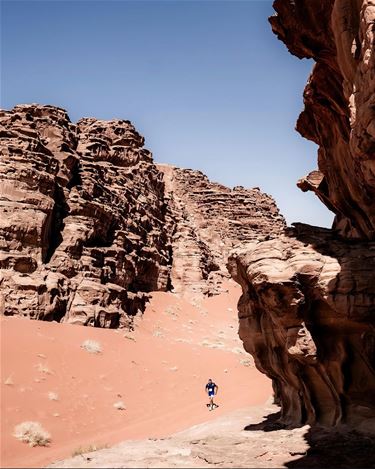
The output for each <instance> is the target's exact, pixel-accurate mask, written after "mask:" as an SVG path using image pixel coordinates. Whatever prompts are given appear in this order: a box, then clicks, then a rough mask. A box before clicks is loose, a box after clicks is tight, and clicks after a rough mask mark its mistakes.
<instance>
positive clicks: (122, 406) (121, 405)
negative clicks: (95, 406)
mask: <svg viewBox="0 0 375 469" xmlns="http://www.w3.org/2000/svg"><path fill="white" fill-rule="evenodd" d="M113 407H115V408H116V409H118V410H125V409H126V407H125V404H124V403H123V401H118V402H115V403H114V404H113Z"/></svg>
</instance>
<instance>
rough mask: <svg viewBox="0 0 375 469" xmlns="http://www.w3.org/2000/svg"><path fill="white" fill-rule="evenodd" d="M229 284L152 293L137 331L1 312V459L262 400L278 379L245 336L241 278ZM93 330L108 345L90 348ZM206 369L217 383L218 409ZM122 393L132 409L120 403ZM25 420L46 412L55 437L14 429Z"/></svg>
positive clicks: (211, 415) (180, 422)
mask: <svg viewBox="0 0 375 469" xmlns="http://www.w3.org/2000/svg"><path fill="white" fill-rule="evenodd" d="M227 289H228V292H227V293H222V294H221V295H219V296H214V297H210V298H205V299H203V300H201V301H199V300H193V301H192V302H191V303H190V302H188V301H186V300H184V299H182V298H181V297H179V295H176V294H172V293H161V292H157V293H153V295H152V299H151V301H150V303H149V304H148V307H147V309H146V312H145V313H144V315H143V316H142V317H139V318H137V319H136V321H135V323H136V324H135V330H134V331H132V332H129V331H126V330H124V329H117V330H109V329H99V328H92V327H84V326H77V325H71V324H58V323H55V322H42V321H30V320H29V319H22V318H15V317H14V318H13V317H7V318H2V320H1V361H2V362H1V414H2V421H1V465H2V466H3V467H40V466H43V465H44V466H45V465H47V464H50V463H52V462H53V461H56V460H58V459H64V458H68V457H70V456H72V455H73V453H74V452H81V451H82V450H84V449H86V448H88V447H90V446H96V447H103V446H107V445H108V446H110V445H113V444H116V443H119V442H122V441H124V440H130V439H132V440H134V439H145V438H162V437H166V436H168V435H171V434H172V433H175V432H178V431H182V430H184V429H186V428H188V427H190V426H192V425H197V424H200V423H203V422H209V421H212V420H214V419H216V418H217V417H220V416H224V415H226V414H227V413H230V412H232V411H234V410H236V409H241V408H245V407H247V406H257V405H261V404H264V402H266V401H267V399H269V397H270V395H271V394H272V390H271V382H270V380H269V379H268V378H266V377H265V376H264V375H262V374H261V373H260V372H259V371H258V370H256V368H255V367H254V365H253V362H252V359H251V357H250V356H249V355H248V354H246V353H245V352H244V350H243V348H242V343H241V341H240V340H239V338H238V334H237V329H238V319H237V313H236V303H237V301H238V298H239V296H240V287H239V286H237V285H236V284H235V283H234V282H232V281H229V282H228V285H227ZM85 340H93V341H96V342H98V343H99V344H100V346H101V352H100V353H89V352H88V351H86V350H85V349H84V348H82V347H81V345H82V343H83V342H84V341H85ZM207 378H212V379H213V380H214V381H215V382H216V383H217V384H218V385H219V393H218V396H217V402H218V404H219V408H217V409H215V410H214V411H213V412H209V411H208V409H207V407H206V402H207V398H206V395H205V393H204V386H205V383H206V381H207ZM249 383H250V386H249ZM50 393H53V394H50ZM51 398H52V399H51ZM119 402H122V403H123V404H124V406H125V409H123V410H121V409H117V408H116V407H114V404H116V403H119ZM24 421H37V422H40V423H41V424H42V426H43V428H45V429H46V430H47V431H48V432H49V433H50V434H51V438H52V441H51V443H50V445H49V446H47V447H33V448H32V447H30V446H28V445H27V444H26V443H22V442H20V441H18V440H17V439H16V438H15V437H14V436H12V433H13V429H14V427H15V425H17V424H19V423H21V422H24Z"/></svg>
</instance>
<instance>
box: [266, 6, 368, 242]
mask: <svg viewBox="0 0 375 469" xmlns="http://www.w3.org/2000/svg"><path fill="white" fill-rule="evenodd" d="M274 8H275V10H276V12H277V15H276V16H274V17H271V19H270V21H271V25H272V29H273V31H274V32H275V33H276V34H277V35H278V37H279V39H281V40H282V41H283V42H285V44H286V46H287V47H288V49H289V50H290V52H291V53H292V54H295V55H296V56H297V57H300V58H303V57H308V58H313V59H314V60H315V61H316V65H315V66H314V68H313V71H312V74H311V76H310V79H309V82H308V84H307V86H306V88H305V92H304V102H305V109H304V111H303V112H302V114H301V115H300V117H299V119H298V122H297V130H298V131H299V132H300V133H301V135H302V136H304V137H306V138H307V139H309V140H312V141H313V142H315V143H317V144H318V145H319V151H318V166H319V171H314V172H313V173H312V174H310V175H308V176H307V177H305V178H302V179H301V180H300V181H299V186H300V187H301V189H302V190H303V191H307V190H311V191H313V192H315V193H316V194H317V196H318V197H319V199H320V200H321V201H322V202H323V203H324V204H325V205H327V207H328V208H329V209H330V210H332V211H333V212H334V213H336V218H335V224H334V228H336V229H337V230H339V231H340V233H341V234H342V235H343V236H345V237H357V238H358V237H359V238H364V239H370V240H371V239H374V238H375V204H374V199H375V123H374V122H375V80H374V69H375V55H374V53H373V52H374V45H373V44H374V34H375V32H374V28H373V25H374V21H375V4H374V2H373V1H371V0H358V1H356V2H353V1H351V0H324V1H322V0H311V1H306V0H296V1H292V0H276V1H275V2H274Z"/></svg>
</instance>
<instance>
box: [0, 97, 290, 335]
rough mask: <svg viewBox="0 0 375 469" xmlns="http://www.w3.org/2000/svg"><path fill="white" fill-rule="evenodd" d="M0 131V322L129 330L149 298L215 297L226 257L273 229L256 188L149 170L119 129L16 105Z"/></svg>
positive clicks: (277, 225) (265, 200)
mask: <svg viewBox="0 0 375 469" xmlns="http://www.w3.org/2000/svg"><path fill="white" fill-rule="evenodd" d="M0 132H1V143H0V151H1V160H0V179H1V185H0V286H1V292H0V311H1V314H4V315H8V316H11V315H20V316H25V317H29V318H33V319H42V320H55V321H64V322H70V323H74V324H84V325H91V326H97V327H132V318H133V317H134V315H136V314H137V313H139V312H142V311H143V310H144V307H145V303H146V301H147V300H148V298H149V294H150V292H152V291H167V290H172V291H175V292H176V293H181V294H184V295H188V296H194V295H207V294H208V295H212V294H215V293H218V292H219V291H220V285H221V282H222V279H223V278H224V277H228V273H227V272H226V271H225V261H226V256H227V253H228V251H229V248H231V247H232V246H233V245H234V244H236V243H238V242H239V241H243V240H251V239H258V238H264V237H265V236H271V235H276V234H280V233H281V232H282V230H283V228H284V226H285V222H284V219H283V218H282V217H281V216H280V215H279V213H278V210H277V208H276V206H275V203H274V201H273V200H272V198H271V197H269V196H268V195H266V194H262V193H261V192H260V191H259V190H258V189H251V190H245V189H243V188H235V189H233V190H231V189H228V188H226V187H224V186H221V185H219V184H214V183H211V182H210V181H209V180H208V179H207V178H206V177H205V176H204V175H203V174H202V173H199V172H196V171H192V170H180V169H178V168H173V167H170V166H167V165H163V166H159V167H158V166H156V165H155V164H154V162H153V159H152V155H151V153H150V152H149V151H148V150H147V149H145V148H144V139H143V137H141V136H140V135H139V134H138V132H137V131H136V130H135V128H134V126H133V125H132V124H131V123H130V122H129V121H125V120H112V121H102V120H97V119H93V118H85V119H81V120H80V121H78V122H77V124H73V123H72V122H71V121H70V119H69V117H68V115H67V113H66V112H65V111H64V110H63V109H60V108H57V107H53V106H41V105H36V104H35V105H21V106H16V107H15V108H14V109H12V110H11V111H1V112H0ZM216 217H217V218H218V219H219V220H220V224H218V225H216V224H214V222H215V219H216ZM240 218H241V219H243V220H245V223H243V222H240V221H239V219H240ZM210 223H211V225H210Z"/></svg>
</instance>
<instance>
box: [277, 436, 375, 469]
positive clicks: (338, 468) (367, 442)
mask: <svg viewBox="0 0 375 469" xmlns="http://www.w3.org/2000/svg"><path fill="white" fill-rule="evenodd" d="M304 438H305V440H306V441H307V443H308V444H309V446H310V448H309V449H308V450H307V452H306V454H305V455H303V456H302V457H301V458H299V459H296V460H294V461H290V462H287V463H285V466H286V467H288V468H290V469H297V468H333V469H349V468H350V469H369V468H375V436H372V435H364V434H362V433H359V432H357V431H355V430H351V431H345V432H344V431H338V430H330V429H327V428H324V427H313V428H310V429H309V430H308V431H307V432H306V434H305V435H304Z"/></svg>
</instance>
